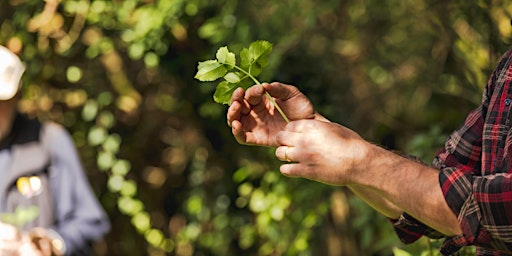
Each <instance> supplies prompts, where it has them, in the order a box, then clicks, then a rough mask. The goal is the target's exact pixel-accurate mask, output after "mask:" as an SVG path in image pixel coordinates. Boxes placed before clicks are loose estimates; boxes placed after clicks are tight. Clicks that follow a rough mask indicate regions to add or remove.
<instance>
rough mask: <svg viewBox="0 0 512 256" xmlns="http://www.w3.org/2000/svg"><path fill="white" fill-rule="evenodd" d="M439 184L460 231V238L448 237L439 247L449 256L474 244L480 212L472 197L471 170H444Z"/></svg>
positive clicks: (478, 227) (440, 175)
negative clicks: (455, 217)
mask: <svg viewBox="0 0 512 256" xmlns="http://www.w3.org/2000/svg"><path fill="white" fill-rule="evenodd" d="M439 183H440V185H441V190H442V192H443V194H444V197H445V199H446V202H447V203H448V206H449V207H450V209H451V210H452V211H453V213H454V214H455V215H456V216H457V219H458V220H459V224H460V227H461V229H462V235H461V236H455V237H449V238H447V239H446V240H445V242H444V243H443V245H442V246H441V253H443V255H449V254H452V253H454V252H456V251H458V250H459V249H460V248H462V247H464V246H468V245H473V244H475V241H476V240H477V237H478V234H479V229H480V219H481V211H480V207H479V205H478V202H477V200H475V198H474V196H473V175H472V173H471V170H463V169H457V168H444V169H442V170H441V172H440V173H439ZM478 239H482V238H478ZM484 240H486V239H484Z"/></svg>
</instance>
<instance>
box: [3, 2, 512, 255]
mask: <svg viewBox="0 0 512 256" xmlns="http://www.w3.org/2000/svg"><path fill="white" fill-rule="evenodd" d="M511 14H512V6H511V4H510V3H508V2H507V1H499V0H479V1H462V0H455V1H450V2H445V1H433V0H422V1H417V0H406V1H403V0H401V1H398V0H389V1H378V0H370V1H356V0H348V1H341V0H327V1H312V0H311V1H310V0H283V1H241V0H215V1H206V0H174V1H157V0H149V1H147V0H145V1H139V0H125V1H98V0H67V1H54V0H48V1H39V0H7V1H0V43H1V44H3V45H7V46H8V47H9V48H10V49H12V50H13V51H15V52H17V53H18V54H20V56H21V57H22V58H23V60H24V61H25V62H26V64H27V72H26V74H25V77H24V80H23V82H24V87H23V100H22V102H21V105H20V108H21V110H22V111H23V112H26V113H28V114H30V115H33V116H38V117H39V118H41V119H52V120H55V121H57V122H59V123H62V124H63V125H65V126H66V128H67V129H68V130H69V131H70V132H71V134H72V136H73V139H74V140H75V142H76V144H77V146H78V148H79V150H80V153H81V157H82V159H83V162H84V165H85V167H86V170H87V175H88V177H89V178H90V180H91V184H92V186H93V188H94V189H95V191H96V193H97V194H98V197H99V198H100V200H101V202H102V204H103V205H104V207H105V209H106V210H107V211H108V213H109V215H110V217H111V220H112V223H113V230H112V232H111V233H110V234H109V235H108V236H107V237H106V239H105V241H103V242H102V243H99V244H98V245H96V247H95V252H96V254H97V255H163V254H171V255H354V254H357V255H392V254H393V251H395V252H408V253H410V254H412V255H421V253H422V252H424V253H430V252H431V251H434V252H435V248H436V247H437V246H438V243H437V242H436V243H430V247H431V248H434V250H431V249H429V243H428V241H426V240H421V241H419V242H418V243H416V244H415V245H412V246H407V247H404V246H403V245H402V244H400V242H399V241H398V240H397V239H396V237H395V236H394V235H393V233H392V231H391V227H390V226H389V224H388V223H387V220H385V219H384V218H382V216H380V215H378V214H376V213H375V212H374V211H373V210H371V209H369V208H368V206H366V205H365V204H364V203H362V202H361V201H360V200H358V199H357V198H355V197H354V196H353V195H351V194H350V193H349V192H348V191H346V190H345V189H343V188H337V187H328V186H325V185H322V184H316V183H313V182H310V181H305V180H300V179H290V178H285V177H282V176H281V175H280V174H279V173H278V167H279V162H278V161H277V160H276V159H275V157H274V155H273V151H272V150H270V149H265V148H254V147H247V146H241V145H239V144H237V143H236V142H235V141H234V139H233V138H232V136H231V134H230V129H229V128H228V127H227V126H226V124H225V109H226V108H225V106H223V105H220V104H217V103H215V102H214V101H213V99H212V96H211V95H212V94H213V90H214V88H215V86H213V84H212V86H209V85H208V84H206V85H204V86H203V85H200V82H199V81H197V80H195V79H194V74H195V73H196V71H197V70H196V68H197V62H198V61H201V60H205V59H210V58H211V56H214V55H215V53H216V50H217V49H218V48H220V47H222V46H228V47H229V49H230V50H231V51H233V52H240V51H241V50H242V48H243V47H245V46H246V45H248V44H249V43H251V42H252V41H254V40H260V39H263V40H268V41H269V42H272V43H273V45H274V47H273V49H272V50H273V51H272V54H271V55H270V56H269V60H268V64H269V65H268V66H267V67H266V68H265V72H263V73H261V74H260V76H261V77H260V78H261V79H260V80H261V81H281V82H285V83H289V84H295V85H297V86H298V87H299V88H300V89H301V90H302V91H303V92H305V93H306V94H307V95H308V96H309V97H310V98H311V99H312V100H313V102H314V104H315V106H316V108H317V109H318V110H319V111H320V112H321V113H322V114H324V115H326V116H327V117H329V118H330V119H332V120H334V121H337V122H340V123H342V124H344V125H347V126H349V127H351V128H353V129H355V130H357V131H358V132H360V133H361V134H362V135H363V136H364V137H365V138H367V139H369V140H371V141H373V142H376V143H380V144H383V145H385V146H387V147H389V148H393V149H397V150H402V151H405V152H408V153H414V154H417V155H419V156H421V157H422V159H424V160H425V161H427V162H429V161H430V159H432V157H433V155H434V153H435V151H436V150H437V149H438V148H439V147H440V146H442V142H443V141H444V138H446V135H447V134H449V133H450V132H451V131H452V130H453V129H455V128H456V127H457V126H458V125H459V123H460V122H462V120H463V119H464V117H465V114H466V113H468V112H469V111H470V110H471V109H472V108H474V107H475V106H476V105H477V104H478V103H479V101H480V99H481V93H482V90H483V88H484V85H485V83H486V80H487V77H488V76H489V75H490V72H491V71H492V69H493V67H494V65H495V64H496V62H497V60H498V59H499V57H500V55H501V54H503V53H504V52H505V51H506V50H507V49H508V47H509V45H510V39H511V38H510V32H511V31H510V29H511V26H510V18H511ZM393 248H398V249H393ZM427 255H429V254H427ZM433 255H435V254H433Z"/></svg>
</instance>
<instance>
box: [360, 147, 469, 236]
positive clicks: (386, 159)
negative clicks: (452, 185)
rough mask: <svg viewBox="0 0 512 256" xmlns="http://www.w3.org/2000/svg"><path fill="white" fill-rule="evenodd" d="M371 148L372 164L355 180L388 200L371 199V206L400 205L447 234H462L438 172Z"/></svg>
mask: <svg viewBox="0 0 512 256" xmlns="http://www.w3.org/2000/svg"><path fill="white" fill-rule="evenodd" d="M367 149H368V153H367V159H368V161H365V163H364V166H362V168H361V170H362V171H360V172H358V175H356V176H355V177H354V184H357V186H362V187H364V188H366V189H370V191H372V190H373V191H376V193H377V194H378V195H381V196H382V197H384V199H377V200H375V199H374V198H372V197H370V198H367V199H370V202H369V204H370V205H371V206H374V205H377V206H381V207H382V206H383V205H384V206H390V205H391V206H396V207H397V208H398V209H401V211H403V212H407V213H408V214H409V215H411V216H413V217H415V218H416V219H418V220H419V221H421V222H422V223H424V224H425V225H427V226H430V227H432V228H434V229H436V230H438V231H440V232H441V233H443V234H445V235H458V234H461V233H462V232H461V230H460V226H459V224H458V221H457V219H456V217H455V215H454V214H453V212H452V211H451V210H450V209H449V207H448V205H447V203H446V201H445V199H444V196H443V194H442V192H441V188H440V187H439V181H438V170H436V169H434V168H431V167H429V166H425V165H422V164H420V163H417V162H415V161H412V160H409V159H407V158H404V157H401V156H399V155H397V154H394V153H392V152H390V151H387V150H385V149H383V148H380V147H378V146H375V145H371V144H369V143H368V145H367ZM360 192H361V191H360ZM362 192H364V191H362ZM382 201H384V202H386V201H387V202H386V203H385V204H383V203H382ZM384 209H385V210H386V211H389V210H392V211H390V212H389V213H391V214H396V212H394V211H396V210H397V209H393V208H392V207H387V208H384ZM386 211H384V212H386ZM391 217H392V216H391Z"/></svg>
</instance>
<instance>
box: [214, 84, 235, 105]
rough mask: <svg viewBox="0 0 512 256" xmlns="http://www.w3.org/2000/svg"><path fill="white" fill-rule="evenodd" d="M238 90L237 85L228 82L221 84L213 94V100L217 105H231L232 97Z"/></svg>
mask: <svg viewBox="0 0 512 256" xmlns="http://www.w3.org/2000/svg"><path fill="white" fill-rule="evenodd" d="M236 88H238V86H237V85H236V84H231V83H228V82H226V81H224V82H220V83H219V85H217V89H216V90H215V93H214V94H213V100H214V101H215V102H217V103H221V104H229V102H230V101H231V95H232V94H233V92H234V91H235V89H236Z"/></svg>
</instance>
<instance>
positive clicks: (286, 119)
mask: <svg viewBox="0 0 512 256" xmlns="http://www.w3.org/2000/svg"><path fill="white" fill-rule="evenodd" d="M234 67H235V68H236V69H238V70H240V71H241V72H242V73H244V74H246V75H247V76H248V77H249V78H251V79H252V81H254V82H255V83H256V84H257V85H260V86H262V85H261V83H260V81H258V79H256V77H254V76H253V75H251V74H250V73H249V72H247V71H245V70H244V69H242V68H240V67H238V66H237V65H235V66H234ZM265 95H266V96H267V98H268V99H269V100H270V102H272V104H273V105H274V107H275V108H276V109H277V111H279V114H281V116H282V117H283V119H284V121H286V123H289V122H290V119H288V117H287V116H286V115H285V114H284V112H283V110H282V109H281V107H279V105H277V103H276V101H275V100H274V98H272V96H270V94H269V93H268V92H267V91H265Z"/></svg>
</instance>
